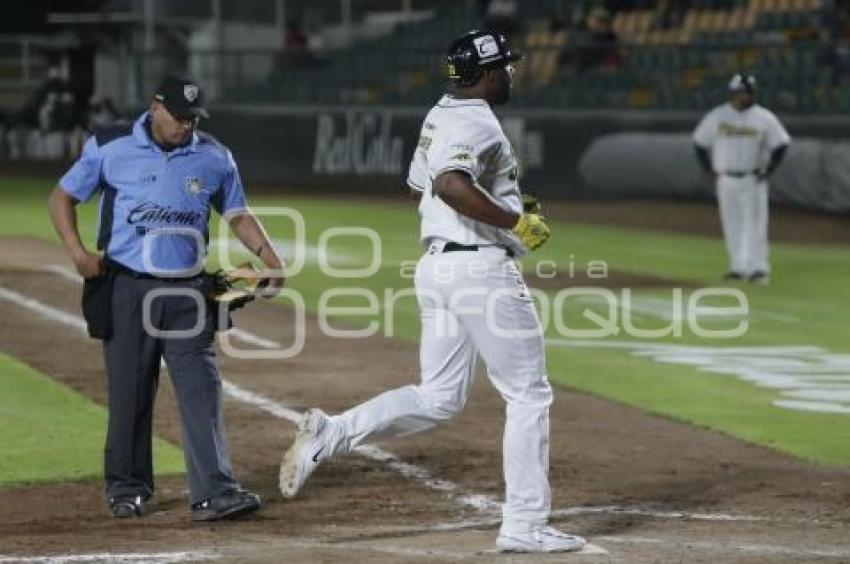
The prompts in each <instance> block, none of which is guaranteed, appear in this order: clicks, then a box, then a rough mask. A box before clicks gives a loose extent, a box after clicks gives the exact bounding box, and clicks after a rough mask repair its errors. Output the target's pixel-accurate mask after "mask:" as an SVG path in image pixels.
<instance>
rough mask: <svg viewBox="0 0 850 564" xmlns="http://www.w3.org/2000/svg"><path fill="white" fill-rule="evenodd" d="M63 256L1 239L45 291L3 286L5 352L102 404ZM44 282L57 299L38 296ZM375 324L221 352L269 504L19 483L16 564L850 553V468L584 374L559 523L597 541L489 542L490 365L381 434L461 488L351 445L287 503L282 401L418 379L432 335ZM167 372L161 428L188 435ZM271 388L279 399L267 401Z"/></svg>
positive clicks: (254, 328)
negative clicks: (626, 395) (700, 420)
mask: <svg viewBox="0 0 850 564" xmlns="http://www.w3.org/2000/svg"><path fill="white" fill-rule="evenodd" d="M46 265H48V266H49V265H55V266H57V267H59V268H66V269H67V267H68V264H67V262H66V261H65V259H64V257H63V256H62V254H61V252H59V251H58V249H56V248H55V247H52V246H50V245H47V244H44V243H41V242H39V241H36V240H28V239H17V240H14V241H12V240H0V288H5V289H7V290H11V291H14V292H17V293H19V294H21V295H24V296H26V297H27V298H28V299H29V300H30V302H29V303H30V306H27V305H24V304H22V303H20V302H19V301H16V300H14V299H0V318H2V319H3V320H4V321H3V326H4V328H5V329H4V331H2V332H0V350H2V351H4V352H6V353H8V354H11V355H13V356H15V357H18V358H20V359H22V360H24V361H25V362H27V363H28V364H30V365H32V366H34V367H35V368H37V369H39V370H41V371H43V372H45V373H47V374H49V375H51V376H52V377H54V378H56V379H57V380H59V381H61V382H63V383H64V384H66V385H68V386H70V387H71V388H73V389H75V390H78V391H79V392H81V393H83V394H85V395H86V396H88V397H90V398H92V399H93V400H94V401H95V402H98V403H101V404H102V403H104V400H105V397H104V394H105V386H104V377H105V374H104V371H103V367H102V363H101V354H100V349H99V346H98V344H97V342H95V341H92V340H89V339H87V338H86V337H85V336H84V335H83V333H82V332H81V331H80V330H79V329H78V328H74V327H72V326H70V325H68V324H67V323H65V322H62V321H59V320H57V319H55V318H51V317H50V315H51V314H50V311H53V310H54V309H56V310H60V311H62V312H65V313H67V314H72V315H74V316H79V306H78V299H79V292H80V286H79V283H78V282H76V281H74V280H73V278H72V277H70V276H68V275H67V274H65V275H61V274H57V273H56V272H44V271H41V270H39V269H42V268H44V267H45V266H46ZM33 300H34V301H35V302H37V303H38V304H41V305H42V306H47V307H46V308H43V309H42V310H40V311H41V313H37V312H36V311H35V310H34V309H33V307H32V303H35V302H33ZM51 308H54V309H51ZM238 324H239V326H240V327H241V328H242V329H243V330H245V331H248V332H250V333H253V334H255V335H258V336H261V337H263V338H266V339H271V340H275V341H278V342H280V343H290V342H291V341H292V339H293V315H292V313H291V312H290V311H289V310H287V309H284V308H280V307H275V306H271V305H268V304H266V305H264V306H262V307H260V306H256V305H252V306H249V307H248V308H246V309H245V310H244V311H243V312H241V313H240V315H239V317H238ZM367 341H368V342H365V343H364V342H363V341H362V340H334V339H329V338H327V337H325V336H323V335H322V333H321V331H320V330H319V327H318V324H317V323H316V322H315V320H308V327H307V337H306V347H305V349H304V351H303V353H302V354H300V355H298V356H297V357H295V358H293V359H291V360H278V361H270V360H238V359H233V358H230V357H227V356H225V355H221V357H220V360H221V366H222V370H223V375H224V377H225V378H226V379H227V381H228V382H229V383H231V384H233V385H234V386H238V387H239V388H241V389H242V390H248V391H250V392H253V393H254V394H256V395H255V396H254V400H245V399H244V398H243V399H241V400H240V399H237V398H236V397H235V396H234V395H233V394H231V395H230V396H228V399H227V401H226V405H225V409H226V419H227V426H228V438H229V442H230V445H231V450H232V456H233V460H234V464H235V467H236V472H237V474H238V476H239V477H240V479H241V480H242V482H243V484H244V485H245V486H246V487H248V488H251V489H255V490H256V491H258V492H259V493H260V494H261V495H262V496H263V498H264V499H265V500H266V505H265V508H264V510H263V511H262V512H261V513H260V514H259V515H257V516H256V517H252V518H249V519H246V520H243V521H239V522H231V523H218V524H214V525H196V524H191V523H190V522H189V521H188V511H187V507H186V495H185V487H186V486H185V483H184V481H183V479H182V478H180V477H166V478H163V479H161V480H160V481H159V482H158V484H157V491H156V496H155V498H154V500H153V504H152V506H151V510H152V511H151V514H150V515H148V516H146V517H144V518H142V519H139V520H134V521H131V522H123V521H116V520H114V519H112V518H110V517H109V516H108V513H107V510H106V507H105V503H104V500H103V494H102V486H101V484H100V483H98V482H81V483H65V484H51V485H40V486H26V487H17V488H4V489H0V562H7V561H13V559H12V557H34V556H45V555H58V554H66V555H67V554H73V555H92V554H98V553H109V554H111V555H113V556H112V558H115V556H114V555H116V554H119V553H133V554H147V555H148V560H146V561H151V562H165V561H173V560H168V558H174V559H186V560H208V559H209V560H213V559H218V560H219V561H228V562H231V561H232V562H249V561H250V562H332V561H338V560H343V559H344V560H346V561H348V562H352V563H354V562H366V561H369V562H400V561H404V562H408V561H411V562H412V561H426V560H428V561H447V562H455V561H461V560H464V561H465V560H471V561H480V562H491V561H510V562H514V561H531V562H549V561H569V562H712V563H715V562H768V561H770V562H789V563H790V562H810V561H815V560H820V559H823V560H825V561H834V562H842V561H844V562H850V541H848V540H847V539H848V538H850V471H848V470H846V469H830V468H822V467H817V466H814V465H811V464H807V463H804V462H800V461H797V460H794V459H792V458H790V457H787V456H784V455H781V454H777V453H775V452H772V451H770V450H768V449H764V448H761V447H755V446H751V445H747V444H744V443H742V442H739V441H737V440H733V439H730V438H728V437H725V436H723V435H720V434H717V433H714V432H710V431H706V430H702V429H697V428H693V427H690V426H687V425H682V424H679V423H676V422H672V421H669V420H667V419H664V418H660V417H653V416H650V415H647V414H645V413H643V412H641V411H639V410H636V409H632V408H629V407H625V406H622V405H618V404H615V403H612V402H609V401H607V400H602V399H599V398H596V397H592V396H588V395H585V394H580V393H576V392H573V391H569V390H566V391H565V390H559V391H557V392H556V398H555V404H554V407H553V409H552V412H551V426H552V431H553V432H552V446H551V474H552V486H553V507H554V508H555V510H556V511H555V518H554V521H555V522H556V524H557V525H558V526H560V527H563V528H565V529H568V530H570V531H575V532H577V533H580V534H583V535H586V536H588V537H589V539H590V540H591V542H592V543H593V544H594V546H595V547H598V548H597V549H596V552H589V553H585V554H576V555H570V556H568V557H564V556H560V557H558V558H555V557H533V558H519V557H500V556H497V555H496V554H494V553H492V552H491V551H492V546H493V545H492V541H493V538H494V535H495V530H496V526H497V523H498V511H497V510H494V507H493V506H492V505H488V504H487V503H479V504H478V505H477V506H476V505H474V504H470V503H468V502H466V501H465V500H468V499H470V497H472V496H478V497H475V498H474V499H478V500H485V501H486V500H491V501H492V500H498V499H500V496H501V491H502V482H501V452H500V448H501V437H500V427H501V424H502V420H503V404H502V402H501V400H500V399H499V398H498V396H497V395H496V393H495V392H494V391H493V390H492V388H491V386H490V385H489V383H488V382H487V379H486V377H485V376H484V375H483V374H482V375H480V376H479V378H478V379H477V382H476V385H475V389H474V391H473V393H472V397H471V400H470V402H469V405H468V406H467V408H466V410H465V411H464V413H463V414H462V415H460V416H459V417H458V418H457V419H455V420H453V421H452V422H450V423H449V424H448V425H446V426H445V427H442V428H440V429H438V430H436V431H434V432H431V433H429V434H424V435H419V436H416V437H412V438H409V439H405V440H396V441H393V442H388V443H386V444H383V445H381V446H382V447H383V448H386V449H387V450H389V451H391V452H392V453H393V454H394V455H396V457H397V458H398V459H399V460H400V461H403V462H405V463H408V465H413V466H415V467H416V469H417V470H421V471H424V472H427V473H428V474H429V475H430V476H431V477H432V478H433V479H439V480H443V481H444V482H442V483H441V484H442V485H443V486H445V481H448V482H451V483H452V484H453V485H454V489H451V488H446V487H442V489H441V486H440V484H435V483H434V482H433V480H431V481H429V480H428V479H427V478H426V477H425V476H423V475H422V473H421V472H420V473H419V474H418V475H415V476H411V475H410V474H411V472H407V473H404V472H402V471H400V470H399V468H400V465H399V464H395V465H394V464H392V463H387V462H381V461H377V460H375V459H374V457H372V458H369V457H367V456H363V455H360V454H351V455H349V456H346V457H344V458H341V459H339V460H337V461H334V462H332V463H329V464H327V465H324V466H322V467H320V468H319V470H318V471H317V473H316V475H315V477H314V479H313V480H312V481H311V483H310V485H309V487H308V488H307V489H306V491H305V495H304V496H303V497H301V498H299V499H296V500H294V501H290V502H286V503H284V502H283V500H282V499H281V498H280V496H279V494H278V493H277V490H276V476H277V464H278V461H279V456H280V453H281V450H282V448H283V447H284V445H285V444H288V442H289V440H291V438H292V433H293V430H294V426H293V425H292V423H291V422H289V421H286V420H284V419H281V417H279V416H275V415H273V414H272V413H270V412H271V411H275V409H278V411H280V412H282V411H283V410H285V408H286V409H292V410H301V409H303V408H305V407H310V406H314V405H318V406H319V407H321V408H323V409H325V410H326V411H329V412H337V411H339V410H342V409H345V408H346V407H349V406H351V405H353V404H355V403H357V402H359V401H362V400H364V399H367V398H369V397H370V396H372V395H374V394H376V393H378V392H380V391H383V390H386V389H389V388H392V387H396V386H401V385H405V384H409V383H411V382H414V381H415V380H416V373H417V351H416V346H415V345H414V344H410V343H404V342H400V341H391V340H387V339H384V338H377V337H376V338H370V339H368V340H367ZM241 344H242V345H243V346H246V347H247V346H248V345H245V344H244V343H241ZM364 351H366V352H365V353H364ZM69 358H71V359H73V360H72V361H69ZM167 381H168V379H167V377H165V376H164V377H163V384H164V385H163V386H162V387H161V391H160V395H159V401H158V405H157V415H156V426H157V428H156V431H157V433H158V434H159V435H160V436H163V437H165V438H167V439H169V440H171V441H173V442H175V443H179V442H180V430H179V425H178V419H177V412H176V407H175V405H174V399H173V395H172V393H171V389H170V385H168V384H167ZM257 396H262V398H263V399H264V400H265V401H267V402H268V403H267V404H264V405H265V407H266V408H265V409H261V408H260V407H259V406H260V404H259V403H258V400H257V399H256V397H257ZM251 401H253V404H252V403H251ZM269 406H272V407H269ZM274 406H277V407H276V408H273V407H274ZM278 411H275V413H277V412H278ZM404 468H408V469H409V468H410V466H407V467H404ZM172 553H176V555H175V554H172ZM157 554H159V556H156V555H157ZM168 554H171V556H168ZM3 557H7V558H9V560H3ZM106 559H107V557H104V560H103V561H106ZM86 561H99V560H97V559H96V558H93V557H92V558H90V559H89V560H86Z"/></svg>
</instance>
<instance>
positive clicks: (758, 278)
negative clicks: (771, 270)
mask: <svg viewBox="0 0 850 564" xmlns="http://www.w3.org/2000/svg"><path fill="white" fill-rule="evenodd" d="M750 282H752V283H753V284H758V285H759V286H767V285H768V284H770V276H769V275H768V274H767V272H763V271H761V270H756V271H755V272H753V273H752V274H750Z"/></svg>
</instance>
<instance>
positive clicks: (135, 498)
mask: <svg viewBox="0 0 850 564" xmlns="http://www.w3.org/2000/svg"><path fill="white" fill-rule="evenodd" d="M146 501H147V498H146V497H144V496H142V495H132V494H127V495H116V496H115V497H111V498H109V508H110V509H111V510H112V516H113V517H115V518H117V519H127V518H130V517H141V516H142V515H144V514H145V502H146Z"/></svg>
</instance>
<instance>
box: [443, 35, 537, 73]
mask: <svg viewBox="0 0 850 564" xmlns="http://www.w3.org/2000/svg"><path fill="white" fill-rule="evenodd" d="M522 58H523V56H522V54H521V53H518V52H516V51H512V50H511V49H510V48H508V42H507V40H506V39H505V36H504V35H502V34H501V33H497V32H494V31H470V32H468V33H465V34H463V35H461V36H460V37H458V38H457V39H455V40H454V41H453V42H452V44H451V46H450V47H449V52H448V55H447V57H446V70H447V74H448V77H449V80H451V81H452V83H453V84H455V85H456V86H472V85H473V84H475V83H476V82H478V80H479V79H480V78H481V74H482V72H483V70H484V69H488V68H495V67H503V66H505V65H507V64H508V63H512V62H514V61H520V60H522Z"/></svg>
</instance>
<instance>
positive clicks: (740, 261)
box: [717, 175, 770, 276]
mask: <svg viewBox="0 0 850 564" xmlns="http://www.w3.org/2000/svg"><path fill="white" fill-rule="evenodd" d="M767 193H768V184H767V182H760V181H759V180H758V179H757V178H756V176H754V175H750V176H743V177H740V178H737V177H733V176H725V175H720V176H719V177H718V179H717V203H718V207H719V208H720V223H721V225H722V226H723V237H724V239H725V240H726V251H727V253H728V255H729V271H730V272H737V273H739V274H741V275H743V276H749V275H750V274H752V273H753V272H756V271H761V272H764V273H765V274H769V273H770V263H769V262H768V242H767V224H768V203H767V199H768V198H767Z"/></svg>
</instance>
